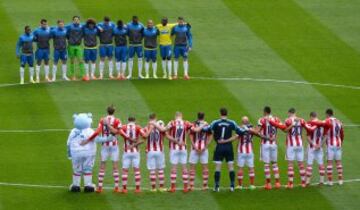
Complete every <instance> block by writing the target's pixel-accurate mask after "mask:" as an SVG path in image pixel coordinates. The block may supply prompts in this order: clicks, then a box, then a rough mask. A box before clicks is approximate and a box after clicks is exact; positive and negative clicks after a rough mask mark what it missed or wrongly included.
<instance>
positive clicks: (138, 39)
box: [127, 15, 144, 79]
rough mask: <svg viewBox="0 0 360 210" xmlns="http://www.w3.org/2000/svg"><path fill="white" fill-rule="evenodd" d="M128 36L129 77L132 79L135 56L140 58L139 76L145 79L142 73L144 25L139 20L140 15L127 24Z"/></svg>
mask: <svg viewBox="0 0 360 210" xmlns="http://www.w3.org/2000/svg"><path fill="white" fill-rule="evenodd" d="M127 29H128V37H129V67H128V68H129V75H128V76H127V79H131V77H132V70H133V66H134V56H135V54H136V56H137V58H138V77H139V79H143V78H144V77H143V75H142V68H143V67H142V66H143V62H142V57H143V47H142V46H143V31H144V26H143V24H142V23H140V22H139V18H138V16H136V15H134V16H133V17H132V21H131V22H130V23H128V24H127Z"/></svg>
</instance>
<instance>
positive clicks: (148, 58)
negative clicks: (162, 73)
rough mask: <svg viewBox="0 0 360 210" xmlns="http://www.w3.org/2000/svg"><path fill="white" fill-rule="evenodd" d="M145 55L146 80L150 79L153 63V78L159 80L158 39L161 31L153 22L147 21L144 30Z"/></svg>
mask: <svg viewBox="0 0 360 210" xmlns="http://www.w3.org/2000/svg"><path fill="white" fill-rule="evenodd" d="M143 33H144V34H143V35H144V55H145V79H148V78H149V69H150V62H151V63H152V70H153V77H154V79H157V75H156V70H157V61H156V58H157V45H158V41H157V38H158V36H159V30H158V29H157V28H156V27H154V22H153V21H152V20H148V21H147V26H146V28H145V29H144V32H143Z"/></svg>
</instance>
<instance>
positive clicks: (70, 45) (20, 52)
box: [16, 16, 192, 84]
mask: <svg viewBox="0 0 360 210" xmlns="http://www.w3.org/2000/svg"><path fill="white" fill-rule="evenodd" d="M24 30H25V32H24V34H22V35H21V36H20V37H19V39H18V42H17V44H16V55H17V57H18V58H19V59H20V84H24V74H25V66H26V65H28V66H29V72H30V83H38V82H40V69H41V65H42V64H43V65H44V74H45V80H46V81H47V82H53V81H56V72H57V67H58V63H59V61H61V63H62V65H61V68H62V79H63V80H66V81H68V80H70V79H71V80H77V77H80V78H81V79H82V80H84V81H88V80H90V79H91V80H96V79H103V77H104V76H103V75H104V69H105V61H106V60H108V65H107V66H108V70H109V71H108V72H109V78H110V79H119V80H124V79H131V78H132V75H133V74H132V70H133V66H134V57H135V56H136V57H137V61H138V78H139V79H147V78H149V77H150V74H149V70H150V64H151V66H152V70H153V78H155V79H156V78H158V77H157V73H156V71H157V48H158V46H159V51H160V57H161V58H162V70H163V78H164V79H166V78H168V79H170V80H171V79H177V78H178V68H179V65H178V60H179V58H180V57H182V58H183V68H184V79H186V80H187V79H189V74H188V71H189V70H188V69H189V64H188V52H189V51H190V50H191V48H192V34H191V26H190V24H189V23H186V22H185V20H184V18H183V17H179V18H178V20H177V23H168V19H167V18H166V17H164V18H162V20H161V23H160V24H157V25H156V26H155V25H154V22H153V21H152V20H148V21H147V25H146V27H145V26H144V25H143V24H142V23H141V22H140V21H139V18H138V17H137V16H133V17H132V20H131V22H129V23H128V24H124V22H123V21H122V20H118V21H117V22H116V24H115V23H113V22H112V21H111V20H110V18H109V17H104V20H103V22H101V23H96V21H95V19H92V18H89V19H87V21H86V23H85V24H82V23H81V22H80V17H79V16H74V17H73V19H72V23H70V24H68V25H65V24H64V21H63V20H58V21H57V26H56V27H49V25H48V22H47V20H46V19H42V20H41V21H40V27H39V28H37V29H36V30H35V31H33V32H32V30H31V28H30V26H28V25H27V26H25V28H24ZM50 40H53V43H52V47H53V49H54V51H53V66H52V69H51V70H52V71H51V74H52V75H51V76H52V77H51V78H50V65H49V64H50V62H49V61H50V47H51V44H50ZM34 42H35V43H36V51H35V54H34V46H33V45H34ZM98 53H99V57H100V59H99V60H100V61H99V77H96V62H97V58H98ZM172 53H174V61H173V66H172ZM34 55H35V60H36V65H35V71H34ZM113 57H115V70H116V72H117V75H116V76H114V74H113V71H114V63H113ZM143 57H145V76H143V73H142V71H143ZM68 58H69V60H70V66H69V67H70V69H69V72H68V71H67V60H68ZM75 63H77V64H78V69H79V72H78V73H77V74H75ZM126 69H127V70H128V74H127V75H126ZM172 69H173V72H172ZM34 74H35V79H34Z"/></svg>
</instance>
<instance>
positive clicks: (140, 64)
mask: <svg viewBox="0 0 360 210" xmlns="http://www.w3.org/2000/svg"><path fill="white" fill-rule="evenodd" d="M142 68H143V62H142V58H138V74H139V77H142Z"/></svg>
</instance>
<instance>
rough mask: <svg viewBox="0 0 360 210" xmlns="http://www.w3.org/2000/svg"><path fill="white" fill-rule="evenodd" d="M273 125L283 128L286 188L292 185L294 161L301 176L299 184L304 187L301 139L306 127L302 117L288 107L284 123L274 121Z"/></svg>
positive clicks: (304, 174)
mask: <svg viewBox="0 0 360 210" xmlns="http://www.w3.org/2000/svg"><path fill="white" fill-rule="evenodd" d="M270 122H271V123H272V124H273V125H275V126H277V127H278V128H280V129H281V130H283V131H284V132H285V133H287V134H286V160H287V161H288V184H287V188H289V189H292V188H293V187H294V161H296V162H297V163H298V166H299V173H300V178H301V186H302V187H306V171H305V166H304V147H303V140H302V133H303V128H306V127H307V124H306V122H305V120H304V119H301V118H298V117H297V116H296V110H295V109H294V108H290V109H289V111H288V118H287V119H286V120H285V124H281V123H275V122H274V121H270Z"/></svg>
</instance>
